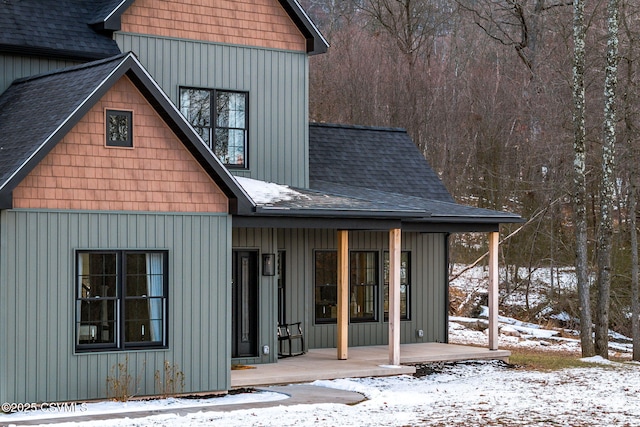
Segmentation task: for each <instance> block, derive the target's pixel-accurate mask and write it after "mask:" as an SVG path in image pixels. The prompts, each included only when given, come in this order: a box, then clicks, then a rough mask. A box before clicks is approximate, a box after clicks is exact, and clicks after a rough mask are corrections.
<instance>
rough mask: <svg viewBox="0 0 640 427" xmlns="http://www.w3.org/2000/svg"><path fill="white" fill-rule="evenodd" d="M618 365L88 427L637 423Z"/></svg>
mask: <svg viewBox="0 0 640 427" xmlns="http://www.w3.org/2000/svg"><path fill="white" fill-rule="evenodd" d="M619 365H620V366H619V368H618V369H609V368H607V367H604V366H603V367H598V366H596V367H590V368H574V369H565V370H561V371H554V372H539V371H526V370H520V369H511V368H509V367H507V366H506V365H504V364H502V363H497V362H472V363H457V364H447V365H444V366H442V367H440V368H439V369H436V372H435V373H433V374H430V375H426V376H424V377H421V378H414V377H412V376H407V375H401V376H393V377H384V378H358V379H348V378H347V379H340V380H331V381H316V382H314V383H313V384H314V385H318V386H322V387H329V388H335V389H340V390H349V391H356V392H359V393H362V394H363V395H365V396H366V397H367V399H368V400H366V401H363V402H361V403H359V404H357V405H341V404H317V405H310V404H305V405H295V406H273V407H268V408H254V409H239V410H235V411H230V412H216V411H206V412H205V411H202V412H198V413H191V414H185V415H179V414H175V413H164V414H161V415H154V416H149V417H145V418H136V419H126V418H125V419H116V418H114V419H109V420H97V419H96V420H95V421H88V422H86V423H82V425H83V426H86V427H98V426H103V425H105V424H108V425H110V426H115V427H125V426H138V427H151V426H175V425H180V426H190V427H196V426H210V425H224V426H228V427H235V426H274V427H275V426H277V427H289V426H298V427H318V426H323V427H324V426H337V425H340V426H350V427H364V426H371V425H376V426H404V425H421V426H443V425H452V424H455V425H456V426H462V427H468V426H478V425H503V426H505V425H509V426H524V425H526V426H547V425H549V424H550V423H551V424H553V425H580V426H593V425H637V423H638V419H640V375H638V374H640V365H632V364H619ZM328 393H330V391H328ZM0 420H2V418H0ZM79 425H80V424H79V423H65V424H58V425H57V426H58V427H62V426H65V427H77V426H79Z"/></svg>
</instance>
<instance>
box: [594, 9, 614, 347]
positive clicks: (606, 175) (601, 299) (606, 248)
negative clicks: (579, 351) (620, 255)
mask: <svg viewBox="0 0 640 427" xmlns="http://www.w3.org/2000/svg"><path fill="white" fill-rule="evenodd" d="M607 12H608V19H607V26H608V37H607V67H606V70H605V82H604V102H605V105H604V135H603V141H602V181H601V184H600V227H599V236H598V301H597V309H596V327H595V332H596V353H597V354H599V355H600V356H602V357H604V358H608V357H609V295H610V293H611V247H612V236H613V218H612V214H613V212H612V211H613V204H614V193H615V185H614V180H615V178H614V174H613V167H614V158H615V155H614V151H615V141H616V106H615V102H616V86H617V80H618V79H617V74H618V0H609V2H608V4H607Z"/></svg>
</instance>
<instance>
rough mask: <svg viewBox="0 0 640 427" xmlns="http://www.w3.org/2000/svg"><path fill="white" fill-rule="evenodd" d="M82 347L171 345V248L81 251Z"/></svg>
mask: <svg viewBox="0 0 640 427" xmlns="http://www.w3.org/2000/svg"><path fill="white" fill-rule="evenodd" d="M76 256H77V258H76V272H77V273H76V283H77V284H76V350H78V351H98V350H124V349H132V348H144V347H166V345H167V330H166V329H167V328H166V325H167V253H166V252H164V251H162V252H160V251H153V252H143V251H79V252H77V253H76Z"/></svg>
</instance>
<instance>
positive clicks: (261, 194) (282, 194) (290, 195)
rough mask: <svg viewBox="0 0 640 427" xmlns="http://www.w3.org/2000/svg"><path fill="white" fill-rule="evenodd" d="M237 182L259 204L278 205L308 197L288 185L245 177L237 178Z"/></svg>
mask: <svg viewBox="0 0 640 427" xmlns="http://www.w3.org/2000/svg"><path fill="white" fill-rule="evenodd" d="M236 180H237V181H238V183H239V184H240V185H241V186H242V188H244V190H245V191H246V192H247V194H248V195H249V197H251V199H252V200H253V201H254V202H255V203H258V204H268V203H276V202H281V201H287V200H293V199H296V198H301V197H307V196H305V195H303V194H302V193H300V192H298V191H295V190H292V189H291V188H289V186H287V185H281V184H275V183H273V182H265V181H259V180H257V179H251V178H245V177H236Z"/></svg>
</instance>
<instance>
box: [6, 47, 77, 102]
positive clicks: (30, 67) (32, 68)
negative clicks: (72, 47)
mask: <svg viewBox="0 0 640 427" xmlns="http://www.w3.org/2000/svg"><path fill="white" fill-rule="evenodd" d="M77 64H79V62H74V61H60V60H56V59H47V58H38V57H34V56H23V55H10V54H0V93H2V92H4V91H5V90H7V88H8V87H9V86H10V85H11V83H12V82H13V81H14V80H16V79H20V78H23V77H28V76H33V75H36V74H42V73H46V72H49V71H52V70H57V69H59V68H65V67H71V66H73V65H77Z"/></svg>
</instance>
